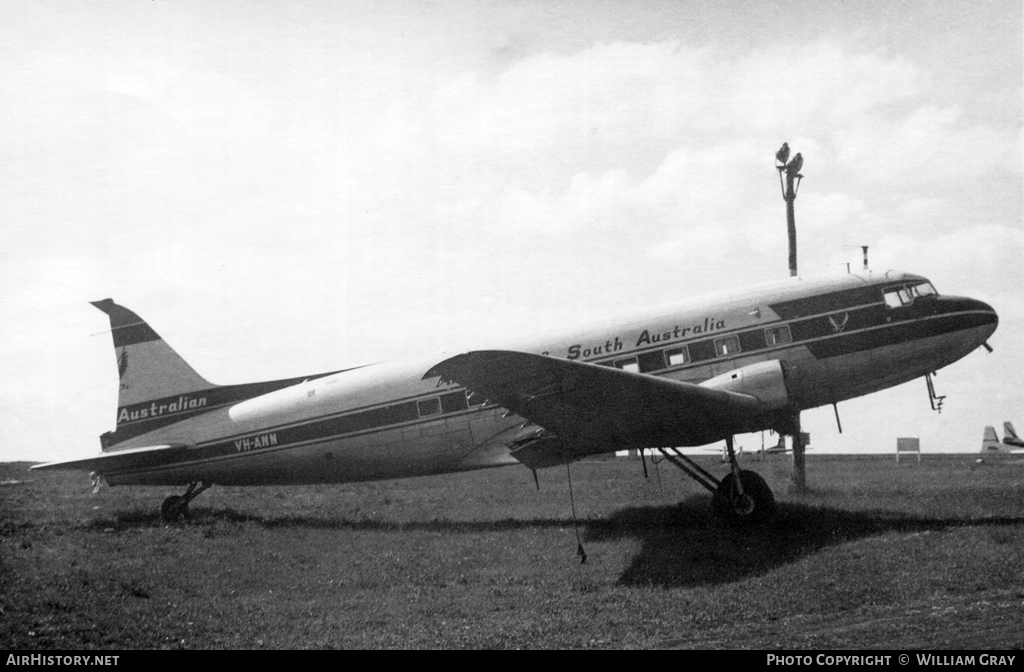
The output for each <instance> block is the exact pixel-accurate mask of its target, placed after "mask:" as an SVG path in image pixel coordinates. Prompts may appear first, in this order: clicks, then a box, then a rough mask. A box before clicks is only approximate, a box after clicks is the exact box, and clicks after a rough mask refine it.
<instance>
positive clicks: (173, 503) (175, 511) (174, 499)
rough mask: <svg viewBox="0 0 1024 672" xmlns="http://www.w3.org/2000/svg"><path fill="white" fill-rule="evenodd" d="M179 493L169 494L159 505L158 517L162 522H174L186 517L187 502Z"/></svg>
mask: <svg viewBox="0 0 1024 672" xmlns="http://www.w3.org/2000/svg"><path fill="white" fill-rule="evenodd" d="M184 499H185V498H184V497H181V496H179V495H171V496H170V497H168V498H167V499H165V500H164V503H163V504H161V505H160V517H161V518H163V519H164V522H167V523H174V522H177V521H179V520H181V519H182V518H188V502H187V501H183V500H184Z"/></svg>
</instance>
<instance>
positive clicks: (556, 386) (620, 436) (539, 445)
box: [423, 350, 764, 468]
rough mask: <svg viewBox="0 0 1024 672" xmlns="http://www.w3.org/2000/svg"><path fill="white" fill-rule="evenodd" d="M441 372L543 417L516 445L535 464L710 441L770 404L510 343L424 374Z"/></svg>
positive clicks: (522, 411) (529, 463)
mask: <svg viewBox="0 0 1024 672" xmlns="http://www.w3.org/2000/svg"><path fill="white" fill-rule="evenodd" d="M436 376H440V377H441V378H442V379H443V380H447V381H451V382H455V383H458V384H459V385H462V386H464V387H466V388H467V389H469V390H470V391H472V392H474V393H477V394H481V395H483V396H484V397H486V398H487V399H488V400H490V401H492V402H495V403H497V404H499V405H500V406H503V407H504V408H507V409H509V410H511V411H512V412H514V413H515V414H516V415H519V416H521V417H523V418H526V419H527V420H530V421H531V422H533V423H534V424H536V425H538V432H537V433H536V435H535V436H534V438H533V439H531V440H523V441H521V442H518V448H517V449H516V450H513V452H512V455H513V456H514V457H516V458H517V459H519V460H520V461H521V462H523V463H524V464H526V465H527V466H529V467H533V468H537V467H543V466H552V465H554V464H561V463H564V462H567V461H571V460H573V459H578V458H580V457H582V456H584V455H592V454H596V453H603V452H611V451H614V450H624V449H627V448H650V447H658V446H699V445H704V444H707V443H711V442H713V441H717V440H720V439H723V438H724V437H725V436H726V435H729V434H732V433H737V432H734V431H733V428H739V427H742V426H743V425H744V424H745V423H746V422H749V420H750V419H751V418H752V417H753V416H755V415H757V414H759V413H761V412H763V410H764V408H763V405H762V403H761V401H760V400H758V399H757V398H756V397H754V396H751V395H748V394H743V393H738V392H730V391H726V390H716V389H712V388H708V387H702V386H700V385H694V384H692V383H684V382H680V381H675V380H670V379H666V378H659V377H656V376H650V375H646V374H642V373H633V372H630V371H623V370H620V369H616V368H611V367H607V366H599V365H596V364H587V363H584V362H576V361H571V360H566V359H558V358H555V357H549V356H545V355H534V354H529V353H525V352H514V351H507V350H484V351H473V352H467V353H464V354H461V355H457V356H455V357H452V358H450V359H446V360H444V361H443V362H440V363H439V364H436V365H434V366H433V367H432V368H431V369H430V371H428V372H427V373H426V374H425V375H424V376H423V377H424V379H427V378H433V377H436ZM544 430H546V431H544Z"/></svg>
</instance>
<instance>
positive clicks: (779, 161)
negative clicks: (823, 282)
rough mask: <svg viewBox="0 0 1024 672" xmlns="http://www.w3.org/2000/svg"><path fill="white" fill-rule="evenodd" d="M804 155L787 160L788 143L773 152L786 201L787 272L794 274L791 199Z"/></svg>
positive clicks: (793, 221) (792, 199) (793, 196)
mask: <svg viewBox="0 0 1024 672" xmlns="http://www.w3.org/2000/svg"><path fill="white" fill-rule="evenodd" d="M803 165H804V157H803V156H801V155H800V154H799V153H798V154H797V155H796V156H794V157H793V160H792V161H790V160H789V144H788V143H785V142H784V143H782V148H781V149H779V151H778V152H776V153H775V169H776V170H778V171H779V187H780V188H781V189H782V200H784V201H785V202H786V224H787V226H788V230H789V274H790V276H796V215H795V214H794V213H793V201H795V200H796V194H797V192H798V191H799V190H800V180H802V179H803V177H804V176H803V175H801V174H800V169H801V168H803ZM783 172H785V173H786V180H785V183H783V180H782V173H783Z"/></svg>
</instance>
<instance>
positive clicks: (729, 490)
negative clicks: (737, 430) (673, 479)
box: [659, 436, 775, 526]
mask: <svg viewBox="0 0 1024 672" xmlns="http://www.w3.org/2000/svg"><path fill="white" fill-rule="evenodd" d="M725 445H726V448H727V449H728V454H729V467H730V473H729V475H728V476H726V477H725V478H723V479H722V480H718V479H717V478H715V477H714V476H712V475H711V474H710V473H708V472H707V471H706V470H705V469H703V468H701V467H700V466H699V465H698V464H697V463H696V462H694V461H693V460H691V459H690V458H688V457H686V456H685V455H683V454H682V453H680V452H679V451H678V450H675V449H674V448H659V450H660V451H661V453H662V455H664V456H665V458H666V459H668V461H669V462H671V463H672V464H674V465H675V466H677V467H679V468H680V469H682V470H683V471H684V472H685V473H686V475H687V476H689V477H690V478H692V479H693V480H695V481H697V482H698V483H700V484H701V485H703V486H704V487H705V488H707V489H708V490H710V491H711V493H712V495H713V496H712V498H711V515H712V516H713V517H715V518H716V519H718V520H721V521H723V522H725V523H728V524H730V525H737V526H738V525H762V524H764V523H767V522H768V521H769V520H771V518H772V516H773V515H774V514H775V497H774V496H773V495H772V490H771V488H769V487H768V484H767V483H765V481H764V479H763V478H761V477H760V476H758V475H757V474H756V473H754V472H753V471H744V470H741V469H740V465H739V462H737V461H736V451H735V450H733V443H732V437H731V436H730V437H729V438H727V439H726V440H725ZM670 450H671V451H672V453H671V454H670V453H669V452H668V451H670Z"/></svg>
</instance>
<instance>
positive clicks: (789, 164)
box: [775, 142, 807, 491]
mask: <svg viewBox="0 0 1024 672" xmlns="http://www.w3.org/2000/svg"><path fill="white" fill-rule="evenodd" d="M803 166H804V157H803V156H801V155H800V154H799V153H798V154H797V155H796V156H794V157H793V160H792V161H790V160H789V143H786V142H784V143H782V147H781V148H780V149H779V151H777V152H776V153H775V169H776V170H778V171H779V187H780V188H781V189H782V200H784V201H785V202H786V224H787V227H788V230H789V275H790V277H796V215H795V214H794V213H793V201H795V200H796V193H797V191H799V190H800V180H802V179H803V177H804V176H803V175H801V174H800V169H801V168H803ZM783 172H785V173H786V180H785V183H783V180H782V173H783ZM791 421H792V423H791V424H792V432H793V434H792V437H793V488H794V489H795V490H797V491H803V490H806V489H807V467H806V461H805V459H804V442H803V436H802V434H801V432H800V411H794V412H793V415H792V418H791Z"/></svg>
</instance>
